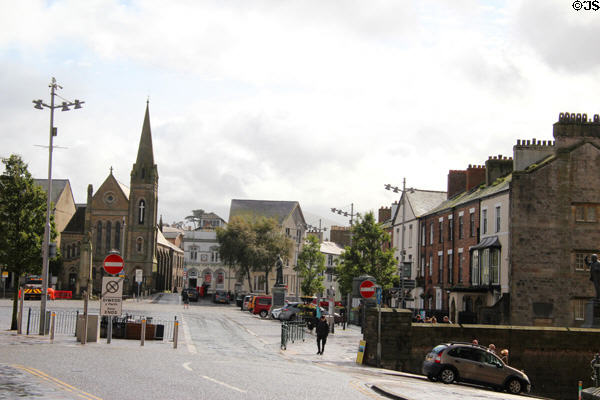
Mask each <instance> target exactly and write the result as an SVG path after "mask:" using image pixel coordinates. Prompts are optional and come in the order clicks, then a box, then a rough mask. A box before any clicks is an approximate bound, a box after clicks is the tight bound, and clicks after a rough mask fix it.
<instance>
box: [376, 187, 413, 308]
mask: <svg viewBox="0 0 600 400" xmlns="http://www.w3.org/2000/svg"><path fill="white" fill-rule="evenodd" d="M383 187H384V188H385V190H391V191H393V192H394V193H402V195H401V196H400V206H401V207H402V232H401V233H400V242H401V245H400V268H399V271H398V276H399V278H400V285H401V287H400V293H401V294H400V296H399V298H400V299H402V300H401V301H402V307H404V306H405V304H404V253H405V250H404V222H405V221H406V203H405V202H406V200H405V196H404V194H405V193H406V191H409V192H410V193H414V191H415V189H414V188H408V189H407V188H406V178H403V179H402V189H400V188H399V187H397V186H392V185H390V184H389V183H387V184H385V185H383Z"/></svg>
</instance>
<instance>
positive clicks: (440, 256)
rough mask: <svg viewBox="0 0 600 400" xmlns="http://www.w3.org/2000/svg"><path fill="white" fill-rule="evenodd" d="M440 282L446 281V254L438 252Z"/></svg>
mask: <svg viewBox="0 0 600 400" xmlns="http://www.w3.org/2000/svg"><path fill="white" fill-rule="evenodd" d="M438 267H439V271H438V282H439V283H444V255H443V254H438Z"/></svg>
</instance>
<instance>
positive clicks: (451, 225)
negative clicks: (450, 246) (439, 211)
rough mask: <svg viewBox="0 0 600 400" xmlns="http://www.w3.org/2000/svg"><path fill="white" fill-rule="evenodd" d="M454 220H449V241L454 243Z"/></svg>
mask: <svg viewBox="0 0 600 400" xmlns="http://www.w3.org/2000/svg"><path fill="white" fill-rule="evenodd" d="M453 231H454V219H452V218H449V219H448V240H450V241H452V239H453V237H452V235H453V234H454V232H453Z"/></svg>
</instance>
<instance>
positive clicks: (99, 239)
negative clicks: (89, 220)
mask: <svg viewBox="0 0 600 400" xmlns="http://www.w3.org/2000/svg"><path fill="white" fill-rule="evenodd" d="M101 249H102V221H98V226H97V228H96V253H101Z"/></svg>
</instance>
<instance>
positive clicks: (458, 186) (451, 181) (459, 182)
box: [447, 170, 467, 199]
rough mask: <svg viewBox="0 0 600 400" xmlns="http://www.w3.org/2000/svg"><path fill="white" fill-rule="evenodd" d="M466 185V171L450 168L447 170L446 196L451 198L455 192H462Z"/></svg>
mask: <svg viewBox="0 0 600 400" xmlns="http://www.w3.org/2000/svg"><path fill="white" fill-rule="evenodd" d="M466 187H467V171H462V170H450V171H448V195H447V196H448V197H447V198H449V199H450V198H452V197H454V196H456V195H457V194H459V193H461V192H464V191H465V188H466Z"/></svg>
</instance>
